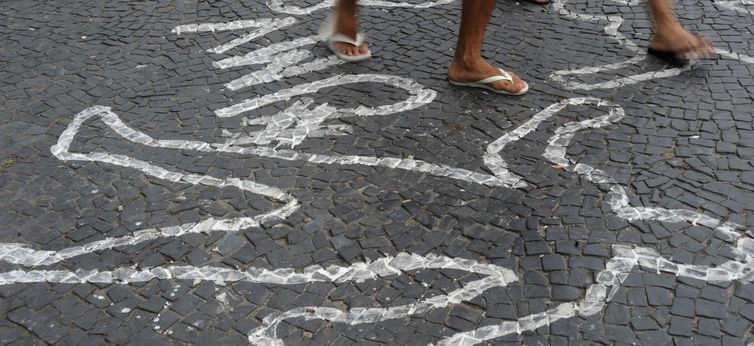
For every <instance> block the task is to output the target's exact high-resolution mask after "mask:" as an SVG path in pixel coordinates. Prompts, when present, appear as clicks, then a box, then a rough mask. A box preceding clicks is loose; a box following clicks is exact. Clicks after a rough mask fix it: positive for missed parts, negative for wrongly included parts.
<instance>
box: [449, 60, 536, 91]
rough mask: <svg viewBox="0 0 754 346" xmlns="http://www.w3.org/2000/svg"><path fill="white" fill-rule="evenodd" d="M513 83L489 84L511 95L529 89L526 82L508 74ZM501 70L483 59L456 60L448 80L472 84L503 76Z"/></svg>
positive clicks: (502, 81)
mask: <svg viewBox="0 0 754 346" xmlns="http://www.w3.org/2000/svg"><path fill="white" fill-rule="evenodd" d="M508 74H509V75H510V76H511V78H512V79H513V81H507V80H499V81H495V82H492V83H490V84H489V86H490V87H492V88H493V89H496V90H501V91H505V92H508V93H510V94H517V93H519V92H521V91H523V90H524V89H526V88H527V87H528V85H527V84H526V82H524V81H523V80H521V78H519V77H518V76H516V75H515V74H514V73H511V72H508ZM501 75H502V73H501V72H500V70H498V69H497V68H495V67H494V66H492V65H490V64H489V63H488V62H487V61H485V60H484V59H482V58H475V59H468V60H466V61H460V59H454V60H453V63H452V64H450V69H448V78H449V79H450V80H451V81H454V82H458V83H471V82H476V81H479V80H482V79H485V78H488V77H492V76H501Z"/></svg>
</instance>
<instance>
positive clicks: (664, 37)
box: [648, 0, 715, 59]
mask: <svg viewBox="0 0 754 346" xmlns="http://www.w3.org/2000/svg"><path fill="white" fill-rule="evenodd" d="M668 1H669V0H648V2H649V10H650V12H651V14H652V17H653V20H654V35H653V36H652V42H651V43H650V44H649V47H650V48H651V49H652V50H655V51H660V52H666V53H672V54H673V55H674V56H675V57H676V58H681V59H682V58H694V57H696V58H710V57H713V56H714V53H715V49H714V47H713V46H712V43H711V42H710V41H709V40H707V39H705V38H702V37H697V36H694V35H693V34H691V33H690V32H688V31H687V30H686V29H684V28H683V26H681V24H680V23H679V22H678V19H677V18H676V16H675V13H674V12H673V9H672V8H671V7H670V4H668Z"/></svg>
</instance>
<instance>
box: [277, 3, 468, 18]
mask: <svg viewBox="0 0 754 346" xmlns="http://www.w3.org/2000/svg"><path fill="white" fill-rule="evenodd" d="M455 1H456V0H434V1H425V2H419V3H410V2H402V1H386V0H361V1H359V5H360V6H373V7H387V8H390V7H401V8H430V7H435V6H440V5H445V4H449V3H452V2H455ZM334 5H335V1H334V0H324V1H322V2H320V3H318V4H315V5H312V6H309V7H305V8H304V7H299V6H292V5H286V4H285V0H267V7H269V8H270V9H271V10H272V11H275V12H278V13H285V14H291V15H298V16H300V15H307V14H311V13H313V12H315V11H319V10H322V9H325V8H330V7H332V6H334Z"/></svg>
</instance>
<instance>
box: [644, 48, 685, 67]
mask: <svg viewBox="0 0 754 346" xmlns="http://www.w3.org/2000/svg"><path fill="white" fill-rule="evenodd" d="M647 53H649V55H652V56H654V57H656V58H658V59H660V60H662V61H664V62H666V63H668V64H670V65H672V66H675V67H683V66H686V65H688V64H689V59H684V58H679V57H678V56H677V54H678V52H672V51H665V50H658V49H654V48H647Z"/></svg>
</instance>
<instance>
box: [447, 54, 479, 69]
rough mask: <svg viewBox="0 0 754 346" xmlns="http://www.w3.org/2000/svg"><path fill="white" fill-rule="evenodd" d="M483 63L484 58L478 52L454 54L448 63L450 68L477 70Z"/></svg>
mask: <svg viewBox="0 0 754 346" xmlns="http://www.w3.org/2000/svg"><path fill="white" fill-rule="evenodd" d="M484 65H486V64H485V60H484V59H483V58H482V56H481V55H479V54H456V55H455V56H454V57H453V62H452V63H451V64H450V66H451V68H455V69H458V70H478V69H480V68H481V67H483V66H484Z"/></svg>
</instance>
